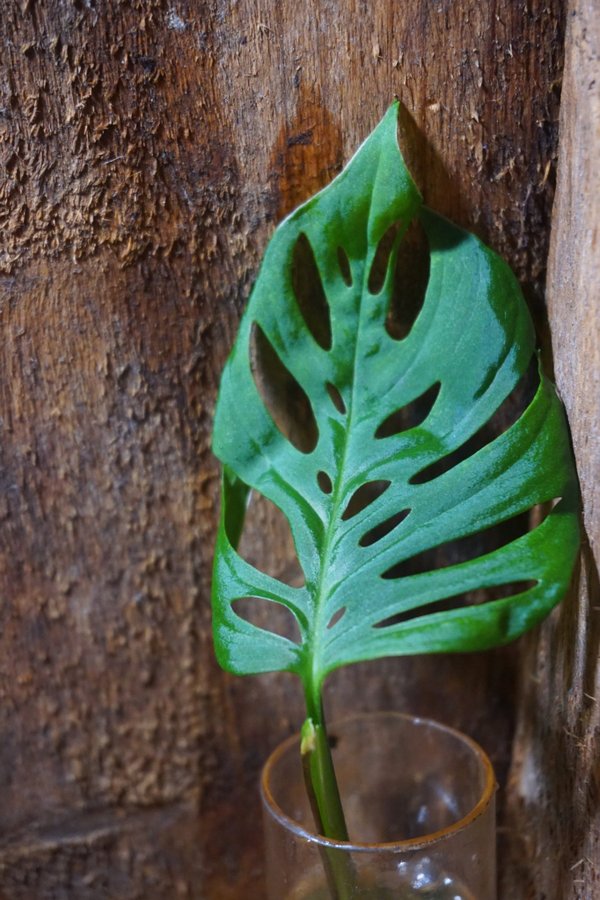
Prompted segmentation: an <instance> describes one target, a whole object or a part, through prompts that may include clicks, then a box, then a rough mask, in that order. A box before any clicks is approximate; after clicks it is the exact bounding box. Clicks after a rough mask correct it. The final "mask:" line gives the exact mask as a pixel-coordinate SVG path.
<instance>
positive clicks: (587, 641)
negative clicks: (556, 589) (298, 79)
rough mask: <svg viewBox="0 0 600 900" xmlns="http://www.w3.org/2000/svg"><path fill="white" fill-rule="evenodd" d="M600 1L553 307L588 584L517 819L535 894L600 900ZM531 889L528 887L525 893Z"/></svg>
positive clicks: (569, 59)
mask: <svg viewBox="0 0 600 900" xmlns="http://www.w3.org/2000/svg"><path fill="white" fill-rule="evenodd" d="M599 60H600V5H599V4H598V3H597V2H595V0H573V2H572V3H571V8H570V14H569V25H568V31H567V38H566V59H565V78H564V86H563V93H562V104H561V117H560V158H559V167H558V187H557V194H556V202H555V204H554V211H553V217H552V241H551V247H550V259H549V267H548V287H547V301H548V314H549V318H550V326H551V331H552V350H553V354H554V361H555V371H556V382H557V386H558V389H559V391H560V393H561V395H562V398H563V400H564V403H565V407H566V410H567V414H568V416H569V421H570V424H571V433H572V438H573V447H574V450H575V457H576V460H577V468H578V472H579V479H580V484H581V492H582V498H583V528H584V537H583V548H582V556H581V567H580V571H579V577H578V579H577V581H576V583H575V584H574V586H573V591H572V594H571V596H569V597H568V598H567V600H565V602H564V603H563V605H562V607H561V608H560V610H558V611H557V612H556V614H555V615H554V616H553V617H552V618H551V619H550V620H549V621H548V622H547V623H546V624H545V625H544V627H543V628H542V629H541V631H539V632H538V633H536V634H534V635H533V636H531V638H530V639H529V640H528V642H527V646H526V652H525V653H524V656H523V662H522V671H521V678H520V694H521V699H520V705H519V717H518V730H517V739H516V742H515V756H514V762H513V767H512V778H511V783H512V803H511V820H512V825H513V828H514V834H515V835H520V841H519V842H515V843H514V845H513V848H514V850H515V851H516V852H517V854H519V853H520V862H521V868H517V869H516V870H511V871H510V878H509V881H508V883H507V885H506V896H507V897H508V896H513V894H512V893H511V891H512V890H513V889H514V884H515V882H514V880H513V879H515V878H516V879H517V881H516V883H517V884H518V885H519V890H521V891H523V896H527V897H531V898H535V900H542V898H543V900H589V898H591V897H595V896H597V895H600V806H599V801H600V793H599V792H600V782H599V770H598V759H599V758H600V680H599V667H598V652H599V649H600V585H599V579H598V566H599V564H600V485H599V483H598V471H599V470H600V431H599V425H598V398H599V397H600V291H599V289H598V285H599V284H600V262H599V259H598V234H599V231H600V207H599V206H598V200H597V198H598V196H599V195H600V172H599V170H598V164H597V163H598V158H599V155H600V78H599V75H600V71H599ZM525 891H527V892H525Z"/></svg>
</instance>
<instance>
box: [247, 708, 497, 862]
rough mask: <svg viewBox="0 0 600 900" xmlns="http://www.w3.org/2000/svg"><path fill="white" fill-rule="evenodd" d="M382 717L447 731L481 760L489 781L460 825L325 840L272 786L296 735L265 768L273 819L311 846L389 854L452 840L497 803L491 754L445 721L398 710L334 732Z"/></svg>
mask: <svg viewBox="0 0 600 900" xmlns="http://www.w3.org/2000/svg"><path fill="white" fill-rule="evenodd" d="M378 718H379V719H381V718H386V719H404V720H406V721H409V722H411V724H413V725H425V726H428V727H430V728H434V729H435V730H437V731H440V732H444V733H445V734H448V735H452V736H453V737H455V738H458V739H459V741H460V742H461V743H462V744H464V745H466V746H468V747H469V749H470V750H471V751H472V752H473V754H474V755H475V756H476V757H477V759H478V761H479V764H480V765H481V767H482V769H483V771H484V774H485V781H484V785H483V788H482V790H481V795H480V797H479V800H478V801H477V803H476V804H475V805H474V806H473V807H472V809H471V810H470V811H469V812H468V813H467V814H466V815H465V816H462V817H461V818H460V819H457V820H456V822H453V823H452V824H451V825H447V826H446V827H445V828H440V829H438V830H437V831H432V832H430V833H429V834H424V835H419V837H416V838H404V839H402V840H395V841H378V842H376V843H357V842H355V841H338V840H333V839H332V838H327V837H324V836H323V835H322V834H316V832H314V831H308V830H307V829H306V828H304V827H303V826H302V825H301V824H300V823H299V822H296V821H295V819H292V818H291V816H288V815H287V813H285V812H284V811H283V810H282V809H281V807H280V806H279V804H278V803H277V802H276V801H275V799H274V797H273V794H272V792H271V789H270V786H269V783H270V774H271V771H272V770H273V768H274V767H275V765H276V764H277V762H278V761H279V760H280V758H281V757H282V756H283V755H284V754H285V753H287V751H288V750H289V749H290V748H291V747H292V746H293V745H294V744H299V743H300V735H299V734H293V735H291V736H290V737H288V738H286V739H285V740H284V741H282V742H281V743H280V744H279V745H278V746H277V747H276V748H275V749H274V750H273V751H272V752H271V753H270V755H269V757H268V759H267V761H266V762H265V764H264V766H263V768H262V772H261V777H260V792H261V796H262V800H263V803H264V806H265V807H266V809H267V810H268V811H269V813H270V814H271V815H272V817H273V818H274V819H275V820H276V821H278V822H279V823H280V824H281V825H282V826H283V827H284V828H286V829H287V830H288V831H290V832H292V833H293V834H295V835H296V836H298V837H301V838H303V839H304V840H306V841H308V842H310V843H313V844H318V845H319V846H321V847H328V848H334V849H339V850H346V851H350V852H353V853H354V852H356V853H360V852H369V851H370V852H373V851H375V850H387V851H389V852H394V851H396V852H406V851H408V850H424V849H426V848H427V847H430V846H431V845H432V844H437V843H439V842H440V841H444V840H448V839H449V838H451V837H453V836H454V835H456V834H458V833H459V832H461V831H464V829H465V828H468V827H469V826H470V825H472V824H473V823H474V822H475V821H476V820H477V819H478V818H479V817H480V816H482V815H483V813H484V812H485V811H486V810H487V809H488V807H489V805H490V803H491V801H492V800H493V798H494V794H495V792H496V788H497V786H498V785H497V783H496V776H495V774H494V769H493V767H492V763H491V762H490V759H489V757H488V755H487V753H486V752H485V751H484V750H483V749H482V748H481V747H480V745H479V744H478V743H477V742H476V741H474V740H473V738H471V737H469V736H468V735H466V734H464V733H463V732H462V731H458V729H456V728H452V727H451V726H449V725H445V724H443V723H442V722H437V721H436V720H435V719H428V718H426V717H423V716H413V715H411V714H409V713H400V712H394V711H389V712H386V711H385V710H380V711H376V712H363V713H356V714H355V715H350V716H345V717H344V718H343V719H340V720H338V721H337V722H334V723H333V724H332V725H331V728H332V729H333V728H336V727H340V726H343V725H345V724H347V723H350V722H356V721H359V720H361V719H363V720H374V719H378Z"/></svg>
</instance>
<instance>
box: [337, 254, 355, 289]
mask: <svg viewBox="0 0 600 900" xmlns="http://www.w3.org/2000/svg"><path fill="white" fill-rule="evenodd" d="M337 258H338V266H339V267H340V272H341V275H342V278H343V279H344V282H345V283H346V286H347V287H352V270H351V268H350V260H349V259H348V254H347V253H346V251H345V250H344V248H343V247H338V248H337Z"/></svg>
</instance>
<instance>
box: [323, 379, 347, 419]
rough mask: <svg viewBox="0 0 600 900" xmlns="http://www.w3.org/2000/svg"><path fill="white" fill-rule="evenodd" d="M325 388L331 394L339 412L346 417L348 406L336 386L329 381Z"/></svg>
mask: <svg viewBox="0 0 600 900" xmlns="http://www.w3.org/2000/svg"><path fill="white" fill-rule="evenodd" d="M325 387H326V388H327V393H328V394H329V397H330V399H331V402H332V403H333V405H334V406H335V408H336V409H337V411H338V412H340V413H342V415H345V414H346V404H345V403H344V398H343V397H342V395H341V394H340V392H339V390H338V389H337V388H336V386H335V384H332V383H331V382H330V381H328V382H327V384H326V385H325Z"/></svg>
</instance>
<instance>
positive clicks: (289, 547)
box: [237, 491, 304, 587]
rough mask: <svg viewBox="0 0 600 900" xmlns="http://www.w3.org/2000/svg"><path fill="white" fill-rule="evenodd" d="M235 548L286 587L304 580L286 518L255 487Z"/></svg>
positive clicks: (251, 562) (248, 560) (298, 584)
mask: <svg viewBox="0 0 600 900" xmlns="http://www.w3.org/2000/svg"><path fill="white" fill-rule="evenodd" d="M237 550H238V553H239V554H240V556H241V557H242V558H243V559H245V560H246V562H248V563H250V565H251V566H254V567H255V568H256V569H259V571H261V572H264V573H265V575H270V576H271V578H277V579H279V581H283V582H284V584H287V585H289V586H290V587H301V586H302V585H303V584H304V573H303V571H302V567H301V566H300V563H299V561H298V556H297V555H296V548H295V546H294V539H293V537H292V531H291V528H290V525H289V522H288V520H287V519H286V517H285V515H284V514H283V513H282V511H281V510H280V509H279V507H278V506H276V505H275V504H274V503H273V502H272V501H271V500H269V499H268V498H267V497H265V496H264V495H263V494H261V493H259V492H258V491H252V493H251V494H250V502H249V504H248V508H247V510H246V515H245V518H244V528H243V530H242V534H241V537H240V540H239V544H238V548H237Z"/></svg>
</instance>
